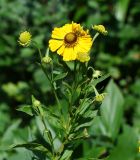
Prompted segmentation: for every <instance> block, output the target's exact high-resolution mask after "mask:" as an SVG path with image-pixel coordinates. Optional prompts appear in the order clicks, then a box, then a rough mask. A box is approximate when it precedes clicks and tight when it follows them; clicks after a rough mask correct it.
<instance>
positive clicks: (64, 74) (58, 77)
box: [54, 72, 68, 81]
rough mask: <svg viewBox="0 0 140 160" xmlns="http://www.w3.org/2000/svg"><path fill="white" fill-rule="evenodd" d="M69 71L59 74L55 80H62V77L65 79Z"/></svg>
mask: <svg viewBox="0 0 140 160" xmlns="http://www.w3.org/2000/svg"><path fill="white" fill-rule="evenodd" d="M67 74H68V72H67V73H61V74H59V75H57V76H56V77H55V78H54V81H57V80H60V79H63V78H65V77H66V76H67Z"/></svg>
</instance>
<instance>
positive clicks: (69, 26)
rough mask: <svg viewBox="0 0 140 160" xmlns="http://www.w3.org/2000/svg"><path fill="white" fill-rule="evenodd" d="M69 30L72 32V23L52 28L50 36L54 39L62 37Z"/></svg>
mask: <svg viewBox="0 0 140 160" xmlns="http://www.w3.org/2000/svg"><path fill="white" fill-rule="evenodd" d="M69 32H72V24H65V25H64V26H63V27H60V28H57V27H56V28H54V30H53V31H52V38H55V39H64V37H65V35H66V34H67V33H69Z"/></svg>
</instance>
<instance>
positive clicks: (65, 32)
mask: <svg viewBox="0 0 140 160" xmlns="http://www.w3.org/2000/svg"><path fill="white" fill-rule="evenodd" d="M51 38H52V39H50V41H49V48H50V50H51V51H52V52H55V51H57V53H58V54H59V55H61V56H63V60H64V61H71V60H76V59H78V60H81V61H83V60H82V58H83V57H82V58H80V56H79V55H80V54H83V55H84V54H86V53H88V52H89V51H90V48H91V46H92V38H91V36H90V35H89V34H88V31H84V30H83V28H82V27H81V26H80V24H77V23H73V22H72V23H71V24H65V25H64V26H63V27H60V28H54V30H53V31H52V37H51ZM85 59H87V56H85ZM85 61H86V60H85Z"/></svg>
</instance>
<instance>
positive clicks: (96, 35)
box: [92, 33, 99, 42]
mask: <svg viewBox="0 0 140 160" xmlns="http://www.w3.org/2000/svg"><path fill="white" fill-rule="evenodd" d="M98 36H99V33H96V34H95V36H94V37H93V39H92V41H93V42H94V41H95V39H96V38H97V37H98Z"/></svg>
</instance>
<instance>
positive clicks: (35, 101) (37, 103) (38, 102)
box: [33, 100, 41, 107]
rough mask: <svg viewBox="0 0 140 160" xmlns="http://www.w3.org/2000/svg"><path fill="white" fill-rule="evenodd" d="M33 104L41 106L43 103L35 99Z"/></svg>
mask: <svg viewBox="0 0 140 160" xmlns="http://www.w3.org/2000/svg"><path fill="white" fill-rule="evenodd" d="M33 105H34V106H35V107H39V106H40V105H41V103H40V101H39V100H34V102H33Z"/></svg>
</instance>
